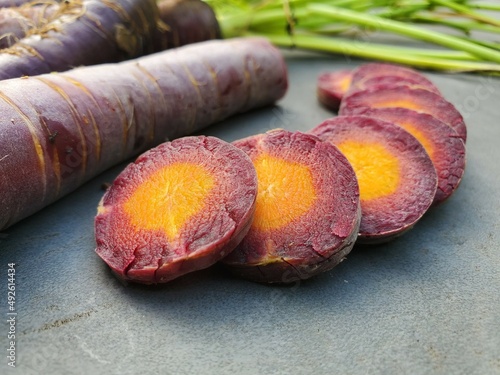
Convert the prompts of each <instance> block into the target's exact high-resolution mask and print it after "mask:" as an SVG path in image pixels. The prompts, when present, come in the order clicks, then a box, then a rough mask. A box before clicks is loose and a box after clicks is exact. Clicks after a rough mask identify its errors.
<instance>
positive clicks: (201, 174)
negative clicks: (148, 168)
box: [124, 163, 214, 239]
mask: <svg viewBox="0 0 500 375" xmlns="http://www.w3.org/2000/svg"><path fill="white" fill-rule="evenodd" d="M213 187H214V179H213V177H212V175H211V174H210V172H209V171H208V170H207V169H206V168H204V167H203V166H201V165H196V164H192V163H174V164H171V165H169V166H166V167H164V168H161V169H159V170H158V171H156V172H154V173H153V174H152V175H150V176H148V177H147V179H146V180H145V181H144V182H143V183H142V184H140V185H139V186H138V187H137V189H136V190H135V191H134V192H133V194H132V195H131V196H130V198H129V199H128V200H127V201H126V202H125V204H124V210H125V213H126V214H127V215H128V217H129V218H130V221H131V223H132V225H134V226H135V227H136V228H138V229H146V230H162V231H163V232H165V234H166V235H167V237H168V238H169V239H174V238H175V237H176V236H177V235H178V234H179V232H180V230H181V229H182V227H183V226H184V224H186V222H187V221H188V220H189V219H190V218H191V217H192V216H193V215H194V214H196V213H198V212H200V211H201V210H202V209H203V208H204V206H205V203H206V198H207V196H208V195H209V193H210V191H211V190H212V188H213Z"/></svg>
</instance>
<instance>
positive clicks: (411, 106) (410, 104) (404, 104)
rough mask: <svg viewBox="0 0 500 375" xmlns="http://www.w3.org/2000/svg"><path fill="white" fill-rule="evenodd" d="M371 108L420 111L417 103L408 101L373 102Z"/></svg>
mask: <svg viewBox="0 0 500 375" xmlns="http://www.w3.org/2000/svg"><path fill="white" fill-rule="evenodd" d="M371 107H372V108H398V107H401V108H406V109H413V110H415V111H419V110H421V107H420V106H419V105H418V103H415V102H413V101H411V100H408V99H391V100H381V101H375V102H374V103H373V104H372V105H371Z"/></svg>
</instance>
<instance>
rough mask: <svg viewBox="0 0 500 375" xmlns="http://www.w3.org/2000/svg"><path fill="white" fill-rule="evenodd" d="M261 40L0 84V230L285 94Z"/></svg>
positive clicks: (272, 54) (282, 74) (278, 69)
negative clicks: (105, 174)
mask: <svg viewBox="0 0 500 375" xmlns="http://www.w3.org/2000/svg"><path fill="white" fill-rule="evenodd" d="M286 88H287V73H286V66H285V64H284V61H283V58H282V56H281V54H280V52H279V50H277V49H276V48H275V47H273V46H272V45H271V44H270V43H269V42H267V41H266V40H264V39H261V38H250V39H233V40H225V41H222V40H214V41H208V42H201V43H196V44H192V45H189V46H184V47H180V48H178V49H172V50H169V51H165V52H161V53H157V54H152V55H149V56H145V57H142V58H139V59H135V60H130V61H125V62H121V63H116V64H104V65H96V66H90V67H82V68H78V69H74V70H71V71H68V72H64V73H54V74H47V75H40V76H34V77H26V78H19V79H10V80H5V81H2V82H0V113H2V117H1V119H0V176H1V178H0V207H1V210H0V230H2V229H5V228H7V227H9V226H10V225H12V224H14V223H16V222H18V221H19V220H21V219H23V218H25V217H27V216H29V215H31V214H33V213H34V212H36V211H38V210H39V209H41V208H43V207H45V206H47V205H48V204H50V203H52V202H54V201H56V200H57V199H59V198H61V197H62V196H64V195H66V194H67V193H69V192H71V191H72V190H74V189H76V188H77V187H78V186H80V185H82V184H83V183H84V182H85V181H87V180H89V179H91V178H92V177H95V176H96V175H97V174H99V173H101V172H102V171H104V170H106V169H107V168H110V167H111V166H113V165H115V164H117V163H120V162H123V161H125V160H127V159H128V158H130V157H132V156H135V155H137V154H139V153H140V152H143V151H145V150H146V149H148V148H151V147H153V146H155V145H157V144H159V143H161V142H163V141H165V140H167V139H172V138H177V137H180V136H183V135H187V134H190V133H193V132H195V131H199V130H200V129H202V128H203V127H205V126H207V125H209V124H212V123H215V122H217V121H221V120H223V119H225V118H227V117H228V116H231V115H234V114H236V113H240V112H244V111H247V110H250V109H252V108H255V107H259V106H264V105H269V104H271V103H273V102H275V101H277V100H278V99H280V98H281V97H282V96H283V95H284V94H285V92H286Z"/></svg>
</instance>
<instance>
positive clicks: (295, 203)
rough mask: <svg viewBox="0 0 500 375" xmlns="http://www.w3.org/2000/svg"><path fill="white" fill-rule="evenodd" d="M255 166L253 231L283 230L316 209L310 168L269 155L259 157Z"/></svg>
mask: <svg viewBox="0 0 500 375" xmlns="http://www.w3.org/2000/svg"><path fill="white" fill-rule="evenodd" d="M254 166H255V169H256V171H257V180H258V194H257V202H256V210H255V216H254V221H253V224H252V226H253V227H254V228H256V229H259V230H263V231H267V230H272V229H277V228H281V227H283V226H285V225H287V224H289V223H291V222H292V221H293V220H295V219H297V218H299V217H300V216H302V215H304V214H305V213H307V212H308V211H309V209H310V208H311V207H312V206H313V204H314V201H315V200H316V191H315V188H314V183H313V177H312V174H311V171H310V169H309V167H308V166H306V165H302V164H300V163H295V162H290V161H287V160H283V159H280V158H276V157H273V156H271V155H266V154H264V155H261V156H259V157H258V158H257V159H256V160H255V161H254Z"/></svg>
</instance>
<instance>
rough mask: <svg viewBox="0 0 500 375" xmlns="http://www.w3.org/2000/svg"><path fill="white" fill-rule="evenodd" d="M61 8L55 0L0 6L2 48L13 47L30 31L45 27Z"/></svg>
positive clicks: (0, 44) (0, 41)
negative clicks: (51, 0)
mask: <svg viewBox="0 0 500 375" xmlns="http://www.w3.org/2000/svg"><path fill="white" fill-rule="evenodd" d="M59 8H60V7H59V4H58V3H56V2H55V1H54V2H50V1H46V2H43V3H26V4H23V5H21V6H19V7H11V8H0V49H3V48H8V47H11V46H12V45H14V44H15V43H17V42H18V41H19V40H21V39H22V38H24V37H25V36H26V35H28V34H29V33H32V32H34V30H36V29H38V28H41V27H44V26H45V25H46V24H47V23H49V22H51V20H52V17H54V16H55V15H57V11H58V9H59Z"/></svg>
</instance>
